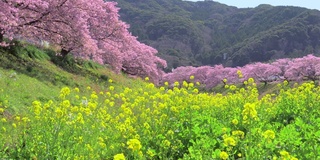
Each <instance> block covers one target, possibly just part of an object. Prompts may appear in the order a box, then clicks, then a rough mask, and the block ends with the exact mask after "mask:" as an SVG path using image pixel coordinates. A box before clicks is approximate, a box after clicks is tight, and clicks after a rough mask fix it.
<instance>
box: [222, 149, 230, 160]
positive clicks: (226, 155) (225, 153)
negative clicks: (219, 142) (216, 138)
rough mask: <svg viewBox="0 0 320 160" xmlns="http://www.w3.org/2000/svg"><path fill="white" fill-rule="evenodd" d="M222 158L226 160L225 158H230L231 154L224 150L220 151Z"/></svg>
mask: <svg viewBox="0 0 320 160" xmlns="http://www.w3.org/2000/svg"><path fill="white" fill-rule="evenodd" d="M220 158H221V159H223V160H225V159H228V158H229V155H228V153H227V152H224V151H222V152H220Z"/></svg>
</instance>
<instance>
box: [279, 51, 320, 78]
mask: <svg viewBox="0 0 320 160" xmlns="http://www.w3.org/2000/svg"><path fill="white" fill-rule="evenodd" d="M319 76H320V58H319V57H315V56H313V55H308V56H305V57H302V58H296V59H293V60H292V61H291V62H290V63H289V64H288V68H287V70H286V72H285V77H288V79H289V80H294V81H302V80H312V81H315V80H318V79H319Z"/></svg>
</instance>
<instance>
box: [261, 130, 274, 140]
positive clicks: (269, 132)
mask: <svg viewBox="0 0 320 160" xmlns="http://www.w3.org/2000/svg"><path fill="white" fill-rule="evenodd" d="M263 137H264V138H265V139H274V138H275V133H274V132H273V131H272V130H267V131H265V132H264V133H263Z"/></svg>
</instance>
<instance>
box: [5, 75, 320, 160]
mask: <svg viewBox="0 0 320 160" xmlns="http://www.w3.org/2000/svg"><path fill="white" fill-rule="evenodd" d="M108 83H109V87H108V88H107V89H106V90H104V91H101V92H96V91H95V90H93V89H92V88H91V87H89V86H88V87H87V88H86V89H82V90H80V89H79V88H68V87H64V88H62V89H61V91H60V93H59V94H58V95H56V96H55V98H54V99H50V100H48V101H47V102H44V103H42V102H40V101H37V100H36V101H33V102H32V104H30V107H28V112H27V113H25V114H23V115H21V114H16V115H11V116H6V114H5V113H6V105H7V104H6V101H4V102H2V103H1V110H0V112H1V126H2V128H1V132H0V133H1V141H0V147H1V150H0V156H1V157H3V158H14V159H31V158H33V159H112V158H114V159H125V158H126V159H178V158H183V159H278V158H279V159H292V160H293V159H319V158H320V152H319V151H320V146H319V140H320V131H319V130H320V118H319V112H318V110H319V107H320V101H319V98H320V97H319V92H320V87H317V86H315V84H314V83H305V84H302V85H301V86H297V87H295V88H290V87H288V85H287V83H286V82H285V83H284V84H281V85H280V84H279V85H278V87H279V89H280V92H279V94H278V95H275V94H267V95H265V96H263V97H262V98H261V99H258V96H259V94H258V91H257V89H256V88H255V83H254V80H253V79H250V80H249V81H248V84H247V85H246V86H245V87H243V88H237V87H236V86H230V88H229V93H227V94H225V95H222V94H210V93H199V92H198V90H197V89H196V88H195V86H194V85H195V84H193V83H189V84H188V83H184V84H181V85H179V84H178V83H176V84H175V85H176V87H174V88H173V89H169V88H167V86H164V87H161V88H156V87H155V86H154V85H153V84H151V83H150V84H148V85H147V86H145V87H142V88H140V89H131V88H125V89H124V90H123V91H122V92H117V91H115V90H114V86H113V83H114V82H113V81H112V80H109V82H108ZM178 85H179V86H178ZM180 86H182V87H180ZM124 157H125V158H124Z"/></svg>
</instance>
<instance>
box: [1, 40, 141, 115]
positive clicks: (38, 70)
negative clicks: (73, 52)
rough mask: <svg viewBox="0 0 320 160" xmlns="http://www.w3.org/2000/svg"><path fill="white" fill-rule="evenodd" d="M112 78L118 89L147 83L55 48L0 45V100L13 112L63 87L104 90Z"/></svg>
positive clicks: (43, 98) (52, 96) (50, 96)
mask: <svg viewBox="0 0 320 160" xmlns="http://www.w3.org/2000/svg"><path fill="white" fill-rule="evenodd" d="M109 79H112V80H113V86H114V87H115V90H122V89H123V88H125V87H130V88H139V87H141V86H142V85H145V83H144V82H143V81H141V80H133V79H131V78H128V77H126V76H125V75H121V74H115V73H113V72H112V71H111V70H110V69H109V68H107V67H106V66H101V65H99V64H96V63H94V62H90V61H81V60H77V59H74V58H73V57H71V56H70V57H66V58H65V59H62V58H61V57H57V56H55V53H54V51H53V50H49V49H44V50H40V49H38V48H37V47H35V46H32V45H28V44H22V43H19V44H18V45H17V46H15V47H11V48H10V49H3V48H0V103H1V102H2V103H3V102H4V101H8V102H6V106H8V108H9V110H11V111H12V112H17V111H19V112H21V111H22V112H23V109H24V108H26V106H30V105H31V103H32V102H33V101H34V100H40V101H43V102H46V101H47V100H50V99H54V97H57V95H59V91H60V89H61V88H62V87H65V86H68V87H70V88H75V87H79V88H80V89H82V88H86V87H87V86H91V87H92V88H93V89H94V90H95V91H96V92H100V91H105V90H107V89H108V86H109V85H110V84H109V83H108V80H109Z"/></svg>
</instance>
